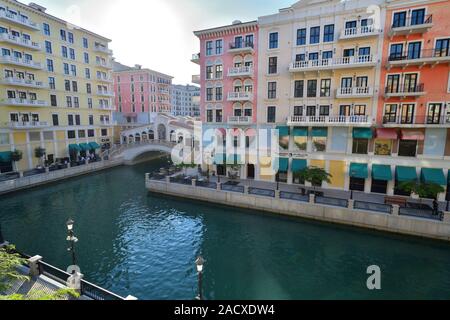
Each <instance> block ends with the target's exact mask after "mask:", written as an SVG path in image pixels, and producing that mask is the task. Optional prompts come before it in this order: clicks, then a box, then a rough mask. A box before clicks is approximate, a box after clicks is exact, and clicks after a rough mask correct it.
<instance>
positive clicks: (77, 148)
mask: <svg viewBox="0 0 450 320" xmlns="http://www.w3.org/2000/svg"><path fill="white" fill-rule="evenodd" d="M69 150H75V151H77V152H79V151H81V148H80V146H79V145H77V144H70V145H69Z"/></svg>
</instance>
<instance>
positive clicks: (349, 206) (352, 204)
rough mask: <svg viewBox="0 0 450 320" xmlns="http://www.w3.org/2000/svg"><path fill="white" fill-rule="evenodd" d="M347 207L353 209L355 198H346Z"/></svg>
mask: <svg viewBox="0 0 450 320" xmlns="http://www.w3.org/2000/svg"><path fill="white" fill-rule="evenodd" d="M348 208H349V209H350V210H353V209H355V200H353V199H350V200H348Z"/></svg>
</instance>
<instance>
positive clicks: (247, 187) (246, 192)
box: [244, 186, 250, 194]
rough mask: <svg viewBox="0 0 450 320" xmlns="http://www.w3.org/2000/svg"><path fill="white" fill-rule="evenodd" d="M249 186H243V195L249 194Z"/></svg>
mask: <svg viewBox="0 0 450 320" xmlns="http://www.w3.org/2000/svg"><path fill="white" fill-rule="evenodd" d="M249 189H250V187H249V186H244V194H249Z"/></svg>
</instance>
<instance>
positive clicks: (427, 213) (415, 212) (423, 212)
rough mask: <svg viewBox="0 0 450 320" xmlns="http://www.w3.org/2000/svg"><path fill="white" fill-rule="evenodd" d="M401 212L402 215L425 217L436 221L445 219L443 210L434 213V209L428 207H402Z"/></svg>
mask: <svg viewBox="0 0 450 320" xmlns="http://www.w3.org/2000/svg"><path fill="white" fill-rule="evenodd" d="M399 214H400V215H401V216H409V217H416V218H424V219H430V220H435V221H443V220H444V215H443V214H442V212H440V213H438V214H434V212H433V210H431V209H430V210H428V209H415V208H404V207H403V208H400V211H399Z"/></svg>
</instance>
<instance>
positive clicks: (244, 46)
mask: <svg viewBox="0 0 450 320" xmlns="http://www.w3.org/2000/svg"><path fill="white" fill-rule="evenodd" d="M228 52H229V53H254V52H255V49H254V44H253V42H241V43H239V42H232V43H230V48H229V49H228Z"/></svg>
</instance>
